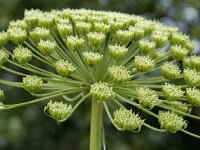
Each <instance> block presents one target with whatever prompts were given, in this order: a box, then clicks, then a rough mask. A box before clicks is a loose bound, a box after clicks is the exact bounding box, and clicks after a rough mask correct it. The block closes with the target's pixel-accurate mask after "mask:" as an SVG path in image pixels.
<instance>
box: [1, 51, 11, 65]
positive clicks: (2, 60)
mask: <svg viewBox="0 0 200 150" xmlns="http://www.w3.org/2000/svg"><path fill="white" fill-rule="evenodd" d="M8 58H9V55H8V53H6V52H5V51H4V50H2V49H0V66H1V65H3V64H4V63H5V62H7V60H8Z"/></svg>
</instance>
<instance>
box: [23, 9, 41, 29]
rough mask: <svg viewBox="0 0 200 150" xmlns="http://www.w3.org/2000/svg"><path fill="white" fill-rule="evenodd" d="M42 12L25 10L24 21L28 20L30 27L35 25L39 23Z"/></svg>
mask: <svg viewBox="0 0 200 150" xmlns="http://www.w3.org/2000/svg"><path fill="white" fill-rule="evenodd" d="M39 13H41V12H40V10H38V9H36V10H34V9H31V10H25V12H24V16H25V17H24V21H25V22H26V24H27V26H28V27H31V28H32V27H35V26H36V25H37V24H38V18H39V17H38V14H39Z"/></svg>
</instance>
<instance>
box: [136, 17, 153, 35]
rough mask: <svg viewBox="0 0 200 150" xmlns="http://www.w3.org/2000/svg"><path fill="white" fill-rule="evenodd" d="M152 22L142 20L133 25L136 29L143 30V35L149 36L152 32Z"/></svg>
mask: <svg viewBox="0 0 200 150" xmlns="http://www.w3.org/2000/svg"><path fill="white" fill-rule="evenodd" d="M153 24H154V22H153V21H148V20H143V21H139V22H137V23H136V24H135V27H136V28H141V29H144V31H145V33H147V34H149V33H150V32H151V31H152V30H153Z"/></svg>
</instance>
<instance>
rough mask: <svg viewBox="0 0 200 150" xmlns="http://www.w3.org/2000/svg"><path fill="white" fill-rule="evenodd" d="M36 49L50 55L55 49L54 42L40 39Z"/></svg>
mask: <svg viewBox="0 0 200 150" xmlns="http://www.w3.org/2000/svg"><path fill="white" fill-rule="evenodd" d="M38 49H39V50H40V52H41V53H42V54H44V55H46V56H49V55H51V54H52V53H53V52H54V51H55V49H56V42H55V41H50V40H40V42H39V43H38Z"/></svg>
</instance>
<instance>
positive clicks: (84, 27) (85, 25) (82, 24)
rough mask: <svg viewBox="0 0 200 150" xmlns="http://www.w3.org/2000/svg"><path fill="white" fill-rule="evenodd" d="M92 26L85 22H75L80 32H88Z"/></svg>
mask: <svg viewBox="0 0 200 150" xmlns="http://www.w3.org/2000/svg"><path fill="white" fill-rule="evenodd" d="M91 28H92V25H91V24H90V23H87V22H76V29H77V30H78V32H79V33H80V34H86V33H88V32H89V31H90V30H91Z"/></svg>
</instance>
